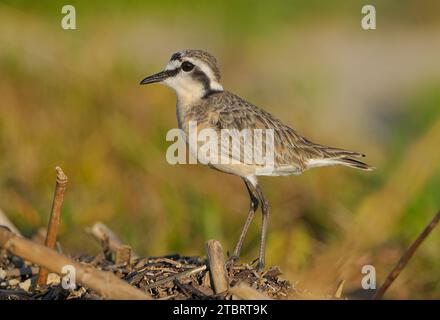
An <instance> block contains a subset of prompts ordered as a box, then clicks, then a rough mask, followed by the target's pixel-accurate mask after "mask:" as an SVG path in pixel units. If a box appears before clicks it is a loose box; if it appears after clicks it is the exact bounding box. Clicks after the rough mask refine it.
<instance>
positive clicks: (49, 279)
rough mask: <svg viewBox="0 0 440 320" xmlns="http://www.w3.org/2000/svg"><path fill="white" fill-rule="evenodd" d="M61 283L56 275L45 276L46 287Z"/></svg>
mask: <svg viewBox="0 0 440 320" xmlns="http://www.w3.org/2000/svg"><path fill="white" fill-rule="evenodd" d="M60 282H61V279H60V276H59V275H57V274H56V273H49V275H48V276H47V282H46V283H47V284H48V285H52V284H53V285H57V284H59V283H60Z"/></svg>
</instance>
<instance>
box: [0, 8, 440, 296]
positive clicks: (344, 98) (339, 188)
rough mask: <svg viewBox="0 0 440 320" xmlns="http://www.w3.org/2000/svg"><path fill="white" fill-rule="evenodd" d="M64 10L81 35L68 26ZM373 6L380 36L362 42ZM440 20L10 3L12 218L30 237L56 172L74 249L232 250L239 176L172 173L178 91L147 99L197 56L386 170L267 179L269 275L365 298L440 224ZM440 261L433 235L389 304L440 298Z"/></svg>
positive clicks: (254, 231)
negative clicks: (107, 234) (69, 10)
mask: <svg viewBox="0 0 440 320" xmlns="http://www.w3.org/2000/svg"><path fill="white" fill-rule="evenodd" d="M65 4H73V5H74V6H75V7H76V14H77V28H78V29H77V30H63V29H62V28H61V26H60V22H61V18H62V16H63V15H62V14H61V7H62V6H63V5H65ZM364 4H373V5H375V6H376V10H377V30H372V31H365V30H363V29H362V28H361V26H360V21H361V18H362V15H361V8H362V6H363V5H364ZM439 17H440V2H438V1H435V0H432V1H415V0H413V1H409V0H406V1H403V0H387V1H371V0H370V1H366V2H364V1H357V0H350V1H348V0H347V1H341V0H340V1H299V0H295V1H258V2H256V1H221V2H216V1H93V2H92V1H73V0H72V1H33V2H31V1H0V208H2V209H3V210H4V211H5V212H6V213H7V215H8V216H9V218H10V219H11V220H12V221H13V222H14V224H15V225H16V226H17V227H18V228H19V229H20V230H21V231H22V232H23V233H24V234H25V235H26V236H28V237H32V236H33V235H34V234H35V233H36V231H37V230H38V229H39V228H41V227H45V226H46V224H47V220H48V217H49V212H50V206H51V201H52V196H53V188H54V176H55V172H54V167H55V166H56V165H60V166H61V167H62V168H63V169H64V171H65V172H66V174H67V175H68V176H69V178H70V184H69V186H68V191H67V194H66V198H65V205H64V209H63V216H62V224H61V233H60V242H61V245H62V247H63V250H64V251H65V252H68V253H71V254H76V253H90V254H95V253H97V252H98V250H99V245H98V244H96V243H95V242H94V241H93V239H91V238H90V236H88V235H87V234H86V232H85V231H84V229H85V228H86V227H89V226H91V225H92V224H93V223H94V222H96V221H102V222H104V223H105V224H107V225H108V226H110V227H111V228H112V229H113V230H114V231H115V232H116V233H118V234H119V235H120V236H121V238H122V239H123V240H124V241H126V242H127V243H129V244H130V245H132V246H133V247H134V249H135V250H136V251H137V252H138V253H140V254H142V255H152V256H158V255H164V254H168V253H174V252H178V253H180V254H183V255H203V254H204V244H205V241H206V240H207V239H210V238H215V239H218V240H220V241H221V242H222V244H223V246H224V248H225V249H232V248H233V246H234V245H235V241H236V240H237V238H238V235H239V232H240V230H241V227H242V224H243V222H244V220H245V217H246V215H247V210H248V195H247V192H246V190H245V188H244V185H243V183H242V181H241V179H239V178H237V177H233V176H230V175H226V174H221V173H219V172H216V171H214V170H210V169H208V168H206V167H202V166H195V165H177V166H171V165H169V164H168V163H167V162H166V159H165V152H166V149H167V147H168V145H169V144H170V143H169V142H166V141H165V134H166V132H167V131H168V130H169V129H171V128H175V127H176V126H177V122H176V119H175V96H174V93H173V92H172V91H171V90H169V89H168V88H165V87H162V86H160V85H155V86H149V87H145V86H139V85H138V82H139V81H140V80H141V79H142V78H143V77H144V76H146V75H149V74H151V73H153V72H157V71H159V70H160V69H161V68H163V66H164V65H165V64H166V62H167V60H168V59H169V57H170V56H171V54H172V53H173V52H176V51H178V50H180V49H183V48H201V49H205V50H208V51H210V52H211V53H213V54H214V55H215V56H216V57H217V58H218V60H219V62H220V65H221V71H222V74H223V77H222V80H223V81H222V82H223V85H224V87H225V88H227V89H229V90H231V91H233V92H235V93H237V94H239V95H241V96H242V97H245V98H247V99H248V100H249V101H251V102H253V103H255V104H257V105H259V106H261V107H263V108H265V109H266V110H267V111H269V112H271V113H273V114H275V115H276V116H278V117H280V118H282V119H283V120H284V121H285V122H286V123H288V124H290V125H291V126H293V127H294V128H295V129H297V130H298V131H299V132H300V133H302V134H304V135H306V136H308V137H309V138H310V139H311V140H312V141H316V142H319V143H322V144H328V145H332V146H336V147H343V148H348V149H354V150H359V151H362V152H364V153H366V154H367V155H368V157H367V158H366V160H367V162H368V163H369V164H371V165H374V166H376V167H377V170H376V171H374V172H358V171H356V170H353V169H349V168H336V167H333V168H320V169H315V170H312V171H308V172H306V173H305V174H303V175H302V176H299V177H280V178H262V179H261V184H262V188H263V190H265V192H266V195H267V197H268V199H269V201H270V204H271V208H272V215H271V219H270V227H269V238H268V251H267V261H268V264H269V265H279V266H281V269H282V271H283V272H284V277H285V278H287V279H289V280H290V281H291V282H292V283H293V284H295V285H297V286H298V288H300V289H306V290H309V291H311V292H319V293H332V292H333V291H334V289H335V287H336V285H337V283H338V281H340V280H342V279H343V280H346V281H347V284H346V293H349V292H356V291H357V290H358V289H359V288H360V283H361V279H362V276H363V275H362V274H361V268H362V266H363V265H365V264H371V265H373V266H375V267H376V271H377V284H378V285H379V284H381V283H382V282H383V280H384V277H385V276H386V275H387V273H388V272H389V271H390V270H391V268H392V267H393V265H394V264H395V263H396V262H397V260H398V259H399V257H400V256H401V255H402V253H403V252H404V250H405V248H407V247H408V246H409V244H410V243H411V242H412V241H413V240H414V239H415V237H416V236H417V235H418V234H419V232H420V231H421V230H422V229H423V228H424V226H425V225H426V224H427V223H428V222H429V221H430V219H431V218H432V217H433V216H434V214H435V213H436V212H437V210H439V209H440V152H439V147H440V58H439V57H440V19H439ZM260 222H261V217H260V215H258V216H257V218H256V220H255V222H254V223H253V225H252V226H251V229H250V232H249V234H248V237H247V238H246V240H245V244H244V251H243V257H242V258H243V260H244V261H251V260H253V259H254V258H256V257H257V254H258V239H259V231H260ZM439 248H440V230H435V231H434V232H433V234H432V235H431V236H430V237H429V238H428V239H427V241H426V242H425V243H424V244H423V246H422V247H421V248H420V249H419V251H418V252H417V253H416V256H415V257H414V258H413V260H412V261H411V262H410V264H409V265H408V267H407V268H406V269H405V270H404V272H403V273H402V274H401V276H400V278H399V279H398V280H397V281H396V282H395V283H394V284H393V286H392V287H391V288H390V291H389V292H388V293H387V297H388V298H392V299H397V298H417V299H419V298H430V299H435V298H437V299H438V298H440V272H439V270H440V249H439ZM359 292H360V293H362V290H360V291H359ZM364 294H365V292H364Z"/></svg>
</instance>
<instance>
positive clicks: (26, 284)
mask: <svg viewBox="0 0 440 320" xmlns="http://www.w3.org/2000/svg"><path fill="white" fill-rule="evenodd" d="M31 284H32V281H31V279H27V280H26V281H24V282H20V284H19V285H18V286H19V287H20V288H22V289H23V290H24V291H29V288H30V287H31Z"/></svg>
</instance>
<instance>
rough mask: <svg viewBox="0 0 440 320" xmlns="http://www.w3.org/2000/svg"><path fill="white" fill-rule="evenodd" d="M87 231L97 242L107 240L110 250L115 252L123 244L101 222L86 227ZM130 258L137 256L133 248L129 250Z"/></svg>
mask: <svg viewBox="0 0 440 320" xmlns="http://www.w3.org/2000/svg"><path fill="white" fill-rule="evenodd" d="M87 232H88V233H89V234H91V235H92V236H93V237H94V238H95V239H96V240H98V241H99V243H102V241H108V247H109V249H110V250H111V251H112V252H115V253H116V252H117V251H118V249H119V247H121V246H124V243H123V242H122V241H121V239H119V237H118V236H117V235H116V234H115V233H114V232H113V231H112V230H110V228H109V227H107V226H106V225H105V224H104V223H102V222H96V223H95V224H94V225H93V226H92V227H91V228H90V229H87ZM131 258H132V259H136V258H138V255H137V254H136V253H135V252H134V251H133V250H132V251H131Z"/></svg>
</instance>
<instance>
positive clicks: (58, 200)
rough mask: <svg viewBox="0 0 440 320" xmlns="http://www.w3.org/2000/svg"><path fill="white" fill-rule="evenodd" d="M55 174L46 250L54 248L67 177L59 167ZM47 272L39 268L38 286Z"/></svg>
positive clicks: (44, 280) (43, 282) (45, 278)
mask: <svg viewBox="0 0 440 320" xmlns="http://www.w3.org/2000/svg"><path fill="white" fill-rule="evenodd" d="M55 170H56V173H57V179H56V184H55V194H54V197H53V202H52V210H51V213H50V220H49V226H48V228H47V234H46V241H45V245H46V247H48V248H51V249H53V248H55V244H56V242H57V236H58V228H59V225H60V218H61V208H62V207H63V201H64V192H65V191H66V187H67V182H68V179H67V176H66V175H65V174H64V172H63V170H61V168H60V167H56V168H55ZM48 274H49V272H48V271H47V270H46V269H44V268H41V269H40V273H39V275H38V281H37V284H38V285H45V284H46V282H47V276H48Z"/></svg>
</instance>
